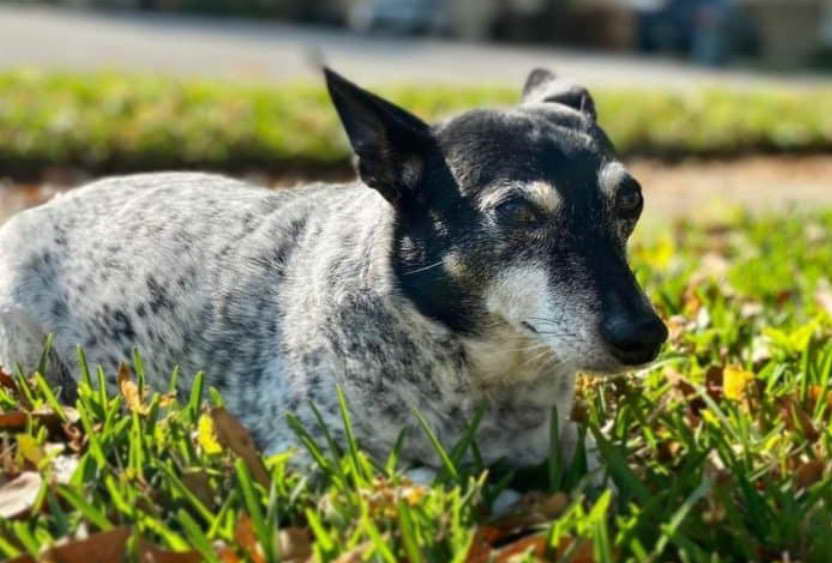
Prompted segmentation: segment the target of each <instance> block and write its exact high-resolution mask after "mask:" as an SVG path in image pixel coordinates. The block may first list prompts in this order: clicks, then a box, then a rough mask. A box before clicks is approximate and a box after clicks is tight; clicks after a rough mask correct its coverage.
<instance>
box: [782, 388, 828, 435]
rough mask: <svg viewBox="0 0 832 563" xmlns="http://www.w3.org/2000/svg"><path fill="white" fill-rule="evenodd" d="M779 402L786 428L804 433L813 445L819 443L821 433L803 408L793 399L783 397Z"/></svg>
mask: <svg viewBox="0 0 832 563" xmlns="http://www.w3.org/2000/svg"><path fill="white" fill-rule="evenodd" d="M778 402H779V404H780V410H781V415H782V416H783V421H784V423H785V425H786V428H788V429H789V430H793V431H800V432H802V433H803V435H804V436H805V437H806V439H807V440H808V441H809V442H811V443H815V442H817V441H818V439H819V438H820V432H818V430H817V428H815V425H814V423H813V422H812V417H811V416H809V415H808V414H807V413H806V411H804V410H803V407H801V406H800V405H799V404H798V402H797V401H796V400H794V399H793V398H791V397H781V398H780V400H779V401H778Z"/></svg>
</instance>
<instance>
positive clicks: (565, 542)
mask: <svg viewBox="0 0 832 563" xmlns="http://www.w3.org/2000/svg"><path fill="white" fill-rule="evenodd" d="M574 544H575V540H574V539H572V538H561V540H560V542H558V551H557V554H556V555H555V558H554V560H555V561H560V560H561V559H563V558H564V557H565V556H566V554H567V552H570V550H571V555H570V557H569V561H570V562H571V563H595V552H594V549H593V546H592V542H591V541H589V540H585V539H584V540H578V545H575V546H574V547H573V545H574Z"/></svg>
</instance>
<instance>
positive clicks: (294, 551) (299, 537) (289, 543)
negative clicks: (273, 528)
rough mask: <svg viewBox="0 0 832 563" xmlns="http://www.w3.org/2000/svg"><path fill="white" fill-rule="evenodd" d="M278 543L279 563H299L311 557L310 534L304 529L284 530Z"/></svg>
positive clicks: (279, 536) (279, 535) (281, 531)
mask: <svg viewBox="0 0 832 563" xmlns="http://www.w3.org/2000/svg"><path fill="white" fill-rule="evenodd" d="M278 542H280V543H279V546H278V547H279V549H280V550H279V552H278V553H280V560H281V561H286V562H288V563H301V562H303V561H306V560H307V559H309V558H310V557H312V532H310V531H309V530H308V529H306V528H284V529H282V530H280V533H279V534H278Z"/></svg>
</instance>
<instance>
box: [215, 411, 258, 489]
mask: <svg viewBox="0 0 832 563" xmlns="http://www.w3.org/2000/svg"><path fill="white" fill-rule="evenodd" d="M209 414H210V415H211V418H212V419H213V420H214V431H215V432H216V434H217V441H218V442H219V443H220V445H221V446H222V447H224V448H228V449H230V450H231V451H232V452H234V453H235V454H237V455H238V456H240V457H241V458H242V460H243V462H245V464H246V467H248V470H249V471H250V472H251V475H252V477H254V479H256V480H257V482H258V483H260V484H261V485H263V487H265V488H266V489H268V488H269V485H270V483H271V480H270V479H269V473H268V472H267V471H266V466H265V465H264V464H263V458H262V457H261V456H260V453H259V452H258V451H257V448H256V447H255V446H254V439H252V437H251V434H249V432H248V430H246V428H245V426H243V425H242V424H240V421H238V420H237V419H236V418H234V416H232V415H231V414H230V413H229V412H228V411H227V410H225V407H212V408H211V410H210V411H209Z"/></svg>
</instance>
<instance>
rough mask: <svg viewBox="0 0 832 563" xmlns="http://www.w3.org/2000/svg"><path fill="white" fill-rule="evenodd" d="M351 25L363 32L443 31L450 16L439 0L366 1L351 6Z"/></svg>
mask: <svg viewBox="0 0 832 563" xmlns="http://www.w3.org/2000/svg"><path fill="white" fill-rule="evenodd" d="M349 26H350V28H352V29H353V30H355V31H358V32H360V33H370V32H385V33H395V34H439V33H443V32H445V31H446V30H447V28H448V19H447V15H446V14H445V13H444V10H442V7H441V5H440V2H439V0H364V1H361V2H358V3H357V4H355V5H354V6H353V7H352V9H350V12H349Z"/></svg>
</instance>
